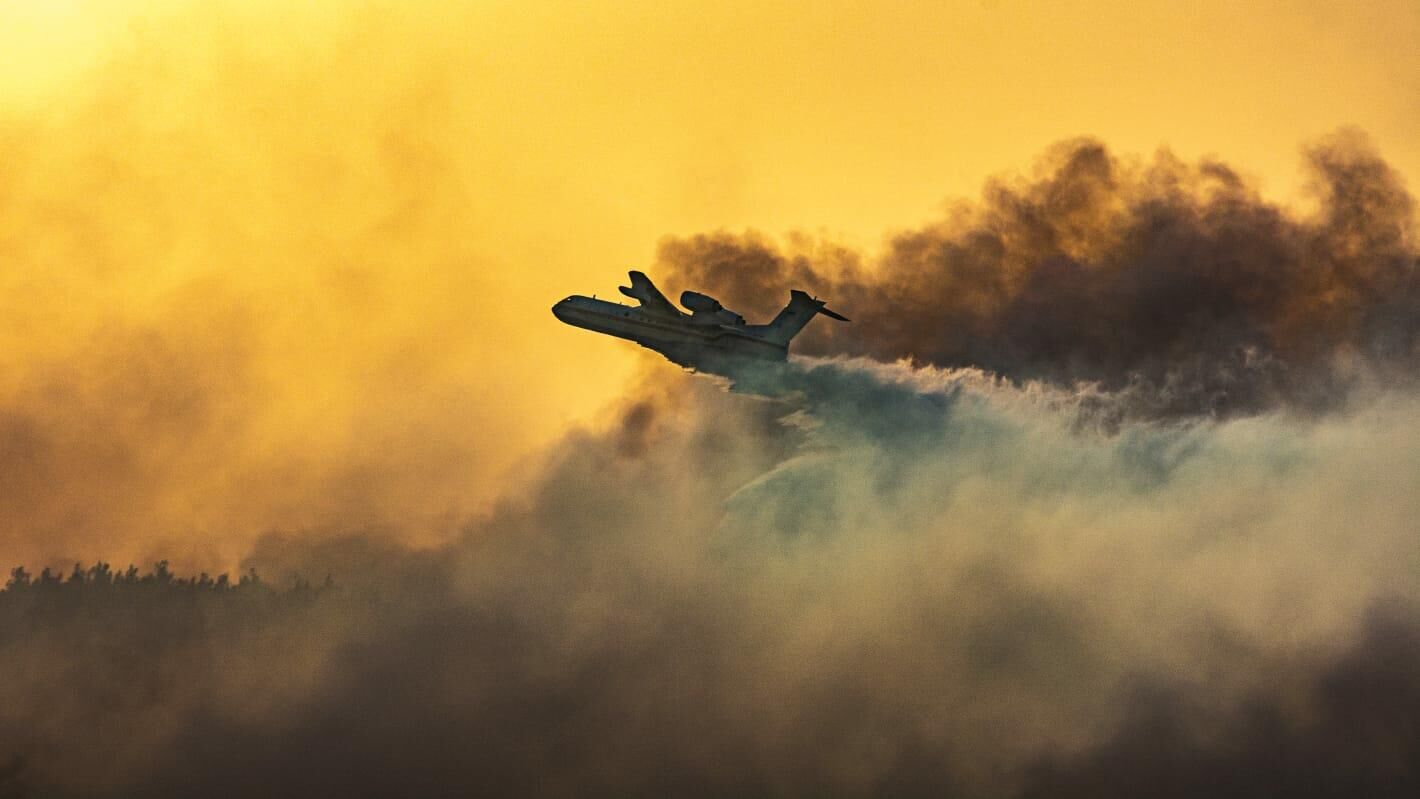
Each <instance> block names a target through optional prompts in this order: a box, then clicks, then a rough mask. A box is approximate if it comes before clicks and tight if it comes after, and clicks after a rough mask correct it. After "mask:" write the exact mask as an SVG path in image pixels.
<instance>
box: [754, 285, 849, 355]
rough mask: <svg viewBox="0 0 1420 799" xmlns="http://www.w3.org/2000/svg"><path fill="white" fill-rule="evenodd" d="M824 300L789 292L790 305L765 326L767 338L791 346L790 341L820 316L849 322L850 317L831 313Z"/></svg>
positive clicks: (799, 292)
mask: <svg viewBox="0 0 1420 799" xmlns="http://www.w3.org/2000/svg"><path fill="white" fill-rule="evenodd" d="M827 305H828V303H827V302H825V301H824V300H819V299H814V298H813V297H810V296H809V295H808V294H807V293H805V292H802V291H799V290H798V289H794V290H793V291H791V292H789V304H788V305H786V306H784V310H782V311H780V312H779V315H778V316H776V317H774V321H772V322H770V323H769V324H767V325H765V326H764V327H765V338H766V339H768V340H769V341H772V342H774V343H775V344H782V345H784V346H786V347H787V346H788V345H789V341H790V340H791V339H793V338H794V336H796V335H798V333H799V331H800V330H803V329H804V325H807V324H808V323H809V322H810V321H812V320H813V318H814V317H815V316H817V315H818V314H823V315H824V316H827V317H828V318H830V319H837V320H838V321H840V322H847V321H849V320H848V317H846V316H844V315H842V314H840V313H837V312H835V311H830V310H829V309H828V308H827V307H826V306H827Z"/></svg>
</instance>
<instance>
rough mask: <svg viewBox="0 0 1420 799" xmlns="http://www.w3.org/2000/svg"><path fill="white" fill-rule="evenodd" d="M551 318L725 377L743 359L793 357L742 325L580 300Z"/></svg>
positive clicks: (570, 300)
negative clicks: (696, 320) (706, 321)
mask: <svg viewBox="0 0 1420 799" xmlns="http://www.w3.org/2000/svg"><path fill="white" fill-rule="evenodd" d="M552 313H553V315H555V316H556V317H557V318H558V319H560V320H562V321H563V322H565V323H567V324H569V325H572V326H574V327H580V328H583V329H585V330H591V331H595V332H597V333H604V334H606V335H608V336H616V337H617V338H623V339H626V340H627V341H634V342H636V343H637V344H640V345H641V346H643V347H646V348H647V349H652V350H655V351H656V352H659V353H661V354H662V355H664V356H665V357H666V358H668V359H670V360H671V361H674V362H675V363H678V364H680V365H681V366H686V367H690V368H694V369H701V370H704V371H715V372H718V371H722V370H724V369H725V368H728V367H729V366H731V365H732V364H733V361H734V360H736V359H740V358H752V359H755V360H768V361H783V360H785V359H787V358H788V356H789V347H788V345H787V344H785V345H782V346H781V345H779V344H776V343H774V342H772V341H766V340H764V339H763V338H762V337H759V336H756V335H754V334H752V333H751V332H750V331H749V330H747V329H746V328H749V327H751V326H748V325H745V324H743V322H741V323H739V324H717V323H708V324H707V323H697V322H694V321H692V319H691V317H688V316H681V317H679V318H672V317H669V316H666V315H663V314H661V313H658V312H652V311H647V310H646V309H644V308H638V307H635V306H631V305H622V304H621V303H616V302H608V301H606V300H599V299H596V298H593V297H584V296H581V295H573V296H571V297H568V298H566V299H565V300H562V301H561V302H558V303H557V304H556V305H554V306H552Z"/></svg>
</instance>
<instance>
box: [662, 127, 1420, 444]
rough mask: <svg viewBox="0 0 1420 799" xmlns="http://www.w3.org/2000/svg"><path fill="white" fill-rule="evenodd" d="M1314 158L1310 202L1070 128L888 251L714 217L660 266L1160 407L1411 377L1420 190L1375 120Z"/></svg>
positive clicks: (888, 356) (849, 348)
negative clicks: (1364, 131) (1381, 139)
mask: <svg viewBox="0 0 1420 799" xmlns="http://www.w3.org/2000/svg"><path fill="white" fill-rule="evenodd" d="M1306 166H1307V169H1308V170H1309V172H1310V175H1311V181H1310V189H1311V193H1312V195H1313V196H1314V198H1315V201H1316V204H1317V208H1316V210H1315V211H1314V212H1313V213H1309V214H1305V215H1300V214H1298V213H1295V212H1293V211H1291V210H1289V209H1287V208H1284V207H1282V206H1279V205H1277V204H1275V203H1272V202H1269V201H1267V200H1265V199H1263V198H1262V197H1261V196H1260V195H1259V194H1258V193H1257V191H1256V189H1255V188H1253V187H1252V186H1251V185H1249V183H1248V182H1247V181H1246V180H1244V179H1243V178H1242V177H1241V176H1240V175H1239V173H1238V172H1236V171H1235V170H1234V169H1232V168H1231V167H1229V166H1227V165H1225V164H1222V163H1218V162H1216V161H1203V162H1201V163H1198V164H1186V163H1183V162H1181V161H1179V160H1177V159H1176V158H1174V157H1173V156H1171V155H1169V154H1168V153H1166V152H1164V153H1160V154H1158V155H1156V156H1155V157H1154V158H1153V159H1152V160H1150V161H1147V162H1139V161H1134V160H1129V159H1122V158H1119V157H1117V156H1115V155H1113V154H1111V153H1110V152H1109V151H1108V150H1107V148H1106V147H1105V146H1104V145H1103V144H1101V143H1099V142H1096V141H1091V140H1079V141H1072V142H1066V143H1063V144H1060V145H1058V146H1057V147H1055V148H1054V149H1053V150H1052V151H1051V152H1050V153H1049V154H1048V155H1047V156H1046V157H1045V158H1044V159H1043V160H1042V162H1041V163H1040V164H1039V165H1038V167H1037V170H1036V173H1035V175H1034V176H1033V177H1031V178H1017V179H1000V180H996V181H993V182H992V183H990V184H988V185H987V187H986V189H985V191H984V193H983V196H982V198H981V199H980V201H979V202H976V203H960V204H957V205H955V206H953V207H952V208H951V209H950V211H949V213H948V214H947V216H946V218H944V219H942V220H941V221H939V222H936V223H934V224H932V225H929V226H926V227H924V228H921V229H918V230H910V231H907V232H904V233H900V234H898V235H896V236H895V237H894V238H893V239H892V240H891V242H890V244H889V246H888V247H887V250H886V252H885V253H884V254H882V256H881V257H880V258H877V259H873V260H871V261H867V259H865V258H864V257H863V256H861V255H859V254H857V253H854V252H852V251H848V250H844V249H842V248H836V247H833V246H831V245H822V244H814V243H812V242H807V243H805V242H799V244H798V245H797V246H795V247H794V248H791V249H790V250H787V251H786V250H784V249H781V248H779V247H778V246H776V245H775V244H773V243H771V242H770V241H768V240H766V239H765V238H763V237H761V236H758V235H755V234H746V235H743V236H736V235H731V234H727V233H718V234H707V235H700V236H694V237H690V238H685V239H671V240H667V241H665V242H663V243H662V245H661V250H660V256H659V262H658V269H659V272H660V274H661V275H662V276H664V277H665V278H667V283H668V284H669V285H670V286H671V287H674V288H675V289H676V290H679V288H681V287H690V288H701V289H706V290H708V291H709V292H711V293H713V294H716V295H717V296H719V297H720V298H721V299H722V300H724V301H726V303H727V304H728V305H730V306H731V307H735V308H738V309H740V310H742V311H745V312H748V313H749V314H751V315H755V316H760V317H768V316H769V315H772V314H773V313H774V312H775V311H776V310H777V309H778V307H779V305H781V304H782V301H783V299H784V298H785V293H786V292H785V289H786V287H802V288H805V289H807V290H810V291H813V292H816V293H818V294H819V295H821V296H825V297H829V298H831V299H832V300H833V304H834V306H835V307H838V308H839V309H840V310H842V311H844V312H845V313H847V314H848V315H849V316H851V317H853V320H854V323H853V324H852V325H835V324H830V323H824V322H820V323H816V324H814V325H812V326H811V327H810V328H809V329H808V330H807V331H806V333H805V334H804V335H803V336H802V338H801V340H800V341H798V342H796V344H795V348H796V350H797V351H799V352H803V353H806V354H815V355H832V354H847V355H866V356H870V357H873V358H877V359H881V360H889V361H891V360H896V359H902V358H906V359H911V360H913V361H914V362H917V363H922V364H933V365H937V366H947V367H961V366H976V367H980V368H983V369H986V370H988V371H991V372H995V373H997V374H1000V375H1004V376H1006V377H1008V378H1010V379H1013V380H1020V381H1025V380H1044V381H1049V382H1052V383H1056V384H1065V385H1073V384H1079V383H1090V384H1096V385H1098V386H1099V387H1101V388H1102V389H1104V390H1105V391H1109V392H1126V393H1127V395H1128V403H1127V406H1128V411H1129V412H1130V413H1131V414H1133V415H1136V416H1144V417H1172V416H1191V415H1197V414H1208V415H1214V416H1228V415H1232V414H1236V413H1256V412H1259V411H1263V410H1268V409H1272V408H1277V407H1289V408H1294V409H1302V410H1310V411H1315V410H1320V409H1325V408H1328V407H1332V406H1334V405H1335V403H1336V402H1337V401H1338V400H1339V399H1340V398H1341V397H1342V396H1343V394H1344V392H1345V390H1346V389H1347V388H1348V387H1349V386H1350V385H1351V384H1352V383H1353V382H1354V380H1355V378H1356V374H1355V372H1356V371H1357V370H1358V369H1360V368H1362V367H1369V368H1372V369H1375V370H1378V372H1379V373H1380V375H1381V376H1382V378H1384V379H1387V380H1392V379H1400V380H1408V379H1409V378H1408V375H1409V374H1410V373H1411V372H1412V371H1413V368H1414V367H1415V366H1416V364H1417V334H1420V313H1417V310H1416V309H1417V308H1420V273H1418V272H1417V250H1416V246H1417V240H1416V236H1415V215H1414V202H1413V199H1412V197H1411V196H1410V195H1409V194H1408V193H1407V192H1406V190H1405V188H1404V187H1403V185H1402V183H1401V180H1400V178H1399V176H1398V175H1397V174H1396V173H1395V171H1394V170H1392V169H1391V168H1390V167H1389V166H1388V165H1387V164H1386V163H1385V162H1384V161H1383V160H1382V159H1381V158H1380V157H1379V156H1378V155H1377V154H1376V153H1375V152H1374V151H1373V150H1372V149H1371V147H1370V145H1369V143H1368V142H1367V141H1366V139H1365V138H1364V137H1363V136H1362V135H1361V134H1359V133H1354V132H1347V133H1341V134H1337V135H1334V136H1332V137H1331V138H1329V139H1326V140H1324V141H1322V142H1320V143H1319V144H1317V145H1315V146H1313V147H1310V148H1309V149H1307V150H1306ZM865 262H866V263H865Z"/></svg>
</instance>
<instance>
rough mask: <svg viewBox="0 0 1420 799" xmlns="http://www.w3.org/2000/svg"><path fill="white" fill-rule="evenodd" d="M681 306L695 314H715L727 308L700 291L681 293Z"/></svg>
mask: <svg viewBox="0 0 1420 799" xmlns="http://www.w3.org/2000/svg"><path fill="white" fill-rule="evenodd" d="M680 304H681V305H683V306H685V308H686V310H689V311H694V312H695V313H715V312H716V311H722V310H724V308H725V306H723V305H721V304H720V301H719V300H717V299H715V298H714V297H707V296H705V295H704V294H701V293H700V292H698V291H683V292H681V294H680Z"/></svg>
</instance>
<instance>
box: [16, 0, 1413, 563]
mask: <svg viewBox="0 0 1420 799" xmlns="http://www.w3.org/2000/svg"><path fill="white" fill-rule="evenodd" d="M1417 41H1420V4H1416V3H1415V2H1413V0H1395V1H1393V2H1384V1H1383V2H1366V3H1347V4H1340V3H1319V2H1285V3H1281V2H1279V3H1271V2H1252V3H1233V2H1193V3H1187V4H1183V3H1159V4H1154V5H1152V6H1150V5H1146V4H1142V3H1137V2H1127V3H1126V2H1103V3H1102V2H1075V3H1046V2H1012V1H1011V0H999V2H993V1H983V2H963V3H895V4H894V3H883V2H871V3H869V2H863V3H836V2H806V3H764V2H725V1H724V0H721V1H720V2H713V3H692V2H674V3H611V2H600V3H591V4H571V3H541V2H526V1H521V2H510V3H498V2H489V3H468V4H460V3H451V2H430V3H415V2H388V3H377V2H280V3H265V2H248V1H243V2H227V1H223V2H212V1H211V0H206V1H204V2H181V1H179V0H167V2H161V3H154V2H143V3H138V2H131V3H125V2H117V0H112V1H108V2H105V1H102V0H90V1H89V2H84V1H83V0H71V1H70V2H61V1H60V0H49V1H47V2H15V1H14V0H5V1H4V2H0V147H3V151H4V157H3V159H0V164H3V166H0V290H3V293H2V294H0V296H3V299H0V319H3V323H0V416H3V418H0V430H3V442H4V443H3V453H4V454H3V469H4V473H3V476H0V481H3V483H4V488H5V493H4V498H3V499H0V525H3V528H0V535H3V536H5V539H6V540H7V545H6V546H5V547H4V553H3V554H4V556H5V558H6V559H7V560H9V561H20V560H25V561H34V560H37V559H59V560H64V559H73V558H85V559H89V558H93V557H99V556H103V557H108V558H111V559H114V560H116V561H117V560H126V559H133V558H148V557H150V556H155V555H160V554H161V555H168V556H173V557H174V558H175V559H178V560H180V561H181V560H183V559H187V561H188V562H190V563H192V564H194V565H204V566H205V565H212V564H227V563H230V562H231V561H232V560H233V559H234V558H236V557H238V556H240V554H241V553H242V552H243V551H244V548H245V547H246V545H247V543H248V542H249V541H250V540H251V538H252V537H253V536H255V535H257V534H259V533H260V532H263V531H265V530H268V529H273V528H280V529H307V528H315V529H320V528H327V527H350V526H359V525H381V524H390V523H394V522H396V521H398V522H399V523H400V524H401V525H409V526H412V527H415V528H418V529H419V530H422V532H418V531H416V532H412V533H411V535H416V536H427V537H429V538H431V539H432V538H437V537H438V536H440V535H441V534H442V532H441V531H443V530H445V529H446V528H447V527H448V526H449V525H452V524H455V523H456V522H455V521H454V520H456V519H458V518H461V517H462V515H464V514H466V513H468V512H471V511H476V510H478V509H480V508H483V507H485V506H486V504H487V503H488V502H489V500H490V498H492V497H493V496H495V495H496V494H498V493H499V492H500V491H503V490H504V489H505V488H506V487H508V486H509V485H512V484H513V481H514V479H515V478H511V477H509V476H508V475H509V473H510V472H509V470H510V469H511V470H513V472H512V473H513V474H518V473H521V470H525V469H528V468H531V466H530V465H529V464H528V463H527V462H526V459H528V458H533V457H535V455H534V453H536V452H537V451H538V449H539V446H540V445H542V444H544V443H545V442H547V441H549V440H551V439H552V438H553V437H554V436H555V435H557V434H559V433H560V432H562V431H564V430H565V429H566V428H567V427H568V426H569V425H572V424H577V423H583V422H588V421H594V420H595V419H596V418H597V416H598V412H599V410H600V409H602V408H604V407H605V406H606V404H607V402H608V401H609V400H610V399H612V398H614V397H617V396H619V395H621V394H622V393H624V392H625V391H626V388H627V385H628V383H629V381H631V380H632V379H633V375H634V372H635V369H636V368H637V367H636V364H637V359H638V355H637V350H635V348H633V347H630V346H629V345H622V344H618V343H615V342H611V341H607V340H605V339H602V338H599V337H596V336H592V335H590V334H587V333H585V332H584V331H578V330H574V329H571V328H567V327H564V326H562V325H559V324H558V323H557V322H556V321H555V320H554V319H553V318H552V316H551V314H550V313H549V312H548V308H549V307H550V305H551V304H552V303H553V302H554V301H555V300H556V299H558V298H560V297H562V296H565V295H567V294H570V293H588V294H590V293H593V292H600V293H602V294H610V293H612V292H613V291H614V290H615V286H616V285H617V283H618V282H619V281H620V280H621V277H622V275H623V273H624V271H625V270H626V269H627V268H635V267H645V266H647V265H648V264H650V263H651V262H652V261H653V259H654V255H655V251H656V246H657V243H658V241H660V240H661V239H662V237H665V236H667V235H687V234H692V233H697V232H703V231H713V230H718V229H729V230H732V231H739V230H741V229H744V228H747V227H751V228H755V229H758V230H761V231H764V232H766V233H768V234H771V235H774V236H780V235H784V234H786V233H788V232H791V231H796V230H805V231H809V232H811V233H814V234H816V235H822V236H826V237H827V238H829V239H834V240H839V241H843V242H845V243H848V244H851V245H854V246H858V247H862V248H865V249H867V250H869V251H872V250H874V249H875V248H876V247H877V246H878V245H879V244H880V242H881V241H882V240H883V237H884V236H885V235H886V234H888V233H890V232H892V231H893V230H895V229H901V228H906V227H909V226H914V225H919V224H921V223H922V222H924V221H925V220H928V219H930V218H932V217H933V216H934V215H936V214H938V213H939V212H940V209H941V207H942V203H943V202H944V201H945V200H947V199H949V198H953V197H969V196H974V195H975V194H976V193H977V192H978V191H979V190H980V188H981V185H982V183H983V181H984V180H985V179H986V178H988V177H989V176H992V175H998V174H1003V173H1011V172H1018V171H1019V172H1028V171H1029V170H1030V169H1031V165H1032V163H1033V162H1034V160H1035V158H1036V157H1037V156H1038V155H1039V154H1040V153H1041V152H1042V151H1044V150H1045V149H1046V148H1047V147H1048V146H1049V145H1051V144H1052V143H1054V142H1056V141H1058V140H1060V139H1063V138H1068V137H1073V136H1079V135H1089V136H1094V137H1097V138H1099V139H1100V140H1102V141H1104V142H1105V143H1107V144H1108V145H1109V146H1110V147H1111V148H1112V150H1113V151H1114V152H1116V153H1119V154H1123V155H1125V156H1129V155H1137V156H1139V157H1147V156H1150V155H1152V154H1153V152H1154V151H1155V150H1157V149H1158V148H1160V147H1168V148H1170V149H1172V150H1173V151H1174V152H1176V153H1177V154H1178V155H1179V156H1181V157H1183V158H1185V159H1189V160H1192V159H1197V158H1200V157H1204V156H1209V155H1212V156H1217V157H1219V158H1221V159H1223V160H1225V161H1227V162H1229V163H1231V164H1233V165H1234V166H1235V167H1236V168H1238V169H1240V170H1241V171H1242V172H1243V173H1244V174H1245V175H1246V176H1248V177H1250V178H1251V179H1254V180H1256V181H1257V182H1258V183H1259V184H1260V187H1261V190H1262V192H1263V194H1264V195H1266V196H1270V197H1274V198H1279V199H1288V200H1290V199H1292V198H1296V197H1301V196H1302V194H1303V191H1302V190H1303V188H1304V187H1303V186H1302V173H1301V171H1300V165H1301V159H1300V157H1299V150H1300V147H1302V146H1303V145H1305V144H1307V143H1308V142H1310V141H1313V140H1315V139H1316V138H1317V137H1320V136H1323V135H1325V134H1328V133H1330V132H1332V131H1334V130H1336V129H1337V128H1339V127H1345V126H1356V127H1359V128H1361V129H1363V130H1364V131H1366V132H1367V133H1369V135H1370V136H1371V138H1372V140H1373V141H1374V143H1375V145H1376V147H1377V149H1378V150H1379V151H1380V153H1381V154H1382V155H1383V156H1384V157H1385V158H1386V159H1387V160H1388V161H1389V162H1390V163H1391V164H1392V165H1393V166H1394V167H1395V168H1396V169H1397V170H1398V171H1399V172H1400V173H1401V174H1402V176H1403V177H1404V178H1405V179H1406V180H1407V181H1408V183H1409V185H1410V186H1411V188H1412V190H1413V188H1414V187H1415V185H1416V181H1417V179H1420V135H1417V133H1420V57H1417V56H1416V42H1417ZM667 288H668V289H671V290H676V291H678V290H679V289H680V288H683V287H680V286H670V287H667ZM788 288H789V287H787V286H786V287H785V289H786V291H787V289H788ZM843 310H844V311H845V313H849V315H852V309H851V308H845V309H843ZM411 519H415V521H413V522H411V521H410V520H411ZM11 541H13V542H14V544H13V545H11V544H9V543H8V542H11Z"/></svg>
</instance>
